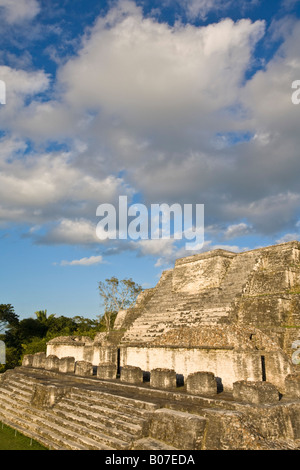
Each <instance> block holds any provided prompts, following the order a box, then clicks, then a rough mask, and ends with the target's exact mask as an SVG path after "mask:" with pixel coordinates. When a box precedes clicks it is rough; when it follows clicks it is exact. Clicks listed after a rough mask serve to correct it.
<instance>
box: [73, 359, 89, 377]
mask: <svg viewBox="0 0 300 470" xmlns="http://www.w3.org/2000/svg"><path fill="white" fill-rule="evenodd" d="M75 375H80V376H81V377H89V376H92V375H93V364H92V363H91V362H87V361H77V362H76V363H75Z"/></svg>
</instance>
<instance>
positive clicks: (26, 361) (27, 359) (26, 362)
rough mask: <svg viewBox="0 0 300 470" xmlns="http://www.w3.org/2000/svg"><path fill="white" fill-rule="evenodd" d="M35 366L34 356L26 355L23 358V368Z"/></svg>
mask: <svg viewBox="0 0 300 470" xmlns="http://www.w3.org/2000/svg"><path fill="white" fill-rule="evenodd" d="M32 364H33V354H26V355H25V356H24V357H23V361H22V366H23V367H32Z"/></svg>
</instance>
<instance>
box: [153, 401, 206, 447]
mask: <svg viewBox="0 0 300 470" xmlns="http://www.w3.org/2000/svg"><path fill="white" fill-rule="evenodd" d="M205 427H206V419H205V418H203V417H201V416H198V415H193V414H191V413H184V412H181V411H174V410H169V409H166V408H161V409H159V410H156V411H155V412H154V413H153V417H152V421H151V425H150V436H151V437H153V438H154V439H157V440H158V441H162V442H166V443H167V444H169V445H172V446H174V447H176V448H177V449H181V450H200V449H201V444H202V440H203V437H204V433H205Z"/></svg>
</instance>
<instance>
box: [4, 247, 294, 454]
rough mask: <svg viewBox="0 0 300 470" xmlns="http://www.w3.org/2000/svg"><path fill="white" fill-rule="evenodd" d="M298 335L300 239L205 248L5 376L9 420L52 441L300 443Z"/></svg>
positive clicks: (177, 445) (217, 445)
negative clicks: (99, 328)
mask: <svg viewBox="0 0 300 470" xmlns="http://www.w3.org/2000/svg"><path fill="white" fill-rule="evenodd" d="M299 340H300V242H297V241H294V242H289V243H284V244H279V245H274V246H270V247H266V248H259V249H255V250H251V251H247V252H242V253H233V252H230V251H225V250H214V251H211V252H207V253H201V254H196V255H193V256H189V257H186V258H182V259H178V260H177V261H176V263H175V266H174V268H173V269H170V270H168V271H165V272H163V274H162V276H161V278H160V280H159V282H158V284H157V286H156V287H155V288H153V289H148V290H146V291H144V292H142V294H140V296H139V297H138V299H137V302H136V305H135V306H134V307H132V308H130V309H128V310H124V311H120V312H119V313H118V315H117V318H116V321H115V325H114V329H113V331H111V332H110V333H99V334H97V336H96V337H95V339H94V341H92V340H91V339H90V338H88V337H58V338H55V339H53V340H51V341H50V342H49V343H48V345H47V353H46V354H45V353H38V354H35V355H32V356H31V355H28V356H25V358H24V361H23V364H22V367H19V368H16V369H14V370H12V371H7V372H6V373H4V374H2V375H1V376H0V400H1V405H2V407H1V410H0V419H1V420H2V421H3V422H7V423H8V424H10V425H12V426H13V427H17V428H18V429H22V430H23V431H22V432H24V433H27V434H28V435H31V436H34V437H35V438H36V439H37V440H39V441H41V442H45V443H46V444H47V445H48V447H50V448H66V449H81V448H82V449H103V450H104V449H106V450H109V449H121V450H122V449H127V450H129V449H132V450H135V449H145V450H157V449H158V450H163V449H169V450H170V449H171V450H175V449H181V450H186V449H188V450H200V449H203V450H205V449H208V450H210V449H220V450H221V449H299V448H300V419H299V418H300V373H299V370H300V369H299V367H300V365H298V363H299V359H298V357H299V356H300V353H299V351H298V353H299V354H298V353H297V349H298V350H299V349H300V346H299V345H300V341H299ZM297 344H298V346H297ZM16 402H17V406H16ZM75 436H77V437H76V438H75Z"/></svg>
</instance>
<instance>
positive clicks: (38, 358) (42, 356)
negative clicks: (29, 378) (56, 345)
mask: <svg viewBox="0 0 300 470" xmlns="http://www.w3.org/2000/svg"><path fill="white" fill-rule="evenodd" d="M45 364H46V353H44V352H40V353H36V354H34V355H33V361H32V367H36V368H38V369H44V368H45Z"/></svg>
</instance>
